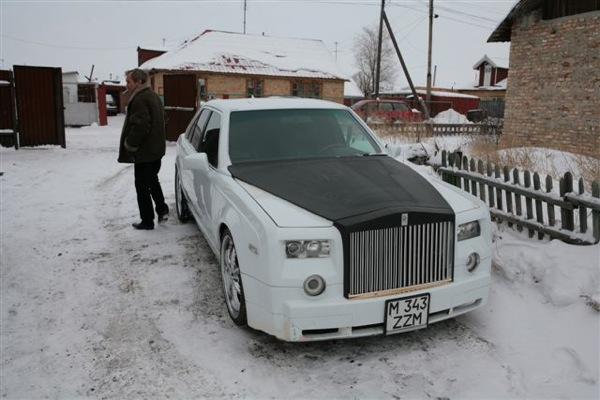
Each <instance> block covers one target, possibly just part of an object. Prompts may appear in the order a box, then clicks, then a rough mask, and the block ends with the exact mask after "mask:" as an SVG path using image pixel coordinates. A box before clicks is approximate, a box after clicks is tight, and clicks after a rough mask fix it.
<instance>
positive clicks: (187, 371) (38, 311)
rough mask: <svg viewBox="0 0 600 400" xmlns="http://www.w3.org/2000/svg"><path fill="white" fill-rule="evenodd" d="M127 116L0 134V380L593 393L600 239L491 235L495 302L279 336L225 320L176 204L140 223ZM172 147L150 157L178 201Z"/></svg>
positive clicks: (167, 389)
mask: <svg viewBox="0 0 600 400" xmlns="http://www.w3.org/2000/svg"><path fill="white" fill-rule="evenodd" d="M122 122H123V118H122V117H120V116H119V117H114V118H109V126H108V127H91V128H81V129H68V130H67V148H66V149H61V148H58V147H43V148H22V149H21V150H18V151H14V150H12V149H1V150H0V159H1V163H0V171H1V172H3V174H2V176H0V184H1V203H0V213H1V214H0V216H1V239H2V243H1V252H2V254H1V269H0V285H1V286H0V290H1V291H0V293H1V297H0V300H1V320H0V322H1V328H0V329H1V332H0V349H1V364H0V382H1V384H0V395H1V396H2V397H3V398H7V399H18V398H26V399H34V398H47V397H49V398H79V397H92V398H167V397H168V398H198V397H210V398H214V397H227V398H476V399H479V398H540V399H541V398H544V399H546V398H590V399H591V398H598V397H599V396H600V393H599V382H598V379H599V356H600V349H599V346H600V344H599V343H600V341H599V338H600V334H599V331H600V313H599V311H598V302H599V300H600V294H599V289H598V288H599V286H600V247H599V246H588V247H577V246H571V245H566V244H564V243H561V242H558V241H552V242H540V241H537V240H529V239H528V238H526V236H525V235H521V234H519V233H515V232H513V231H511V230H505V229H503V228H499V229H497V230H496V233H495V237H496V238H495V242H494V252H495V255H494V268H493V282H492V289H491V294H490V302H489V304H488V305H486V306H485V307H483V308H481V309H480V310H478V311H475V312H473V313H471V314H467V315H465V316H463V317H460V318H457V319H456V320H451V321H446V322H442V323H439V324H436V325H432V326H430V327H429V328H428V329H426V330H422V331H416V332H411V333H408V334H404V335H397V336H391V337H372V338H366V339H358V340H350V341H330V342H321V343H309V344H305V343H283V342H280V341H278V340H276V339H274V338H272V337H270V336H268V335H266V334H263V333H261V332H257V331H253V330H251V329H240V328H237V327H235V326H234V325H233V323H231V322H230V320H229V317H228V315H227V311H226V309H225V306H224V304H223V298H222V294H221V284H220V278H219V273H218V269H217V261H216V259H215V257H214V256H213V255H212V254H211V252H210V250H209V248H208V245H207V244H206V242H205V240H204V239H203V237H202V235H201V234H200V233H199V231H198V229H197V228H196V227H195V226H194V224H191V223H190V224H185V225H184V224H180V223H179V222H177V220H176V218H175V216H174V215H173V213H172V214H171V217H170V219H169V220H168V221H167V222H166V223H164V224H161V225H158V226H157V229H155V230H154V231H141V232H140V231H134V230H133V229H132V228H131V223H132V222H135V221H136V220H137V218H138V216H137V205H136V201H135V191H134V188H133V168H132V167H131V166H129V165H124V164H118V163H117V162H116V157H117V147H118V137H119V132H120V126H121V124H122ZM174 149H175V148H174V146H173V144H170V145H169V146H168V147H167V155H166V157H165V158H164V159H163V168H162V170H161V173H160V178H161V182H162V185H163V189H164V191H165V194H166V198H167V202H168V203H169V206H170V207H171V208H172V209H173V208H174V205H173V202H174V194H173V189H172V188H173V172H174V171H173V157H174Z"/></svg>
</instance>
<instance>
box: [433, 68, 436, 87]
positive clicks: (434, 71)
mask: <svg viewBox="0 0 600 400" xmlns="http://www.w3.org/2000/svg"><path fill="white" fill-rule="evenodd" d="M436 76H437V64H436V65H434V66H433V87H435V78H436Z"/></svg>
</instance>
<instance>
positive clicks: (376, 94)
mask: <svg viewBox="0 0 600 400" xmlns="http://www.w3.org/2000/svg"><path fill="white" fill-rule="evenodd" d="M384 8H385V0H381V13H380V14H379V42H377V70H376V71H375V98H378V97H379V75H380V73H381V41H382V39H383V13H384Z"/></svg>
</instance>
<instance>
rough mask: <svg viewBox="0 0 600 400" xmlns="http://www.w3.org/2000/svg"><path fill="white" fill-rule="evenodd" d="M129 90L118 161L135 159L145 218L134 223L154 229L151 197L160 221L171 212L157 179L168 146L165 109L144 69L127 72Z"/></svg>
mask: <svg viewBox="0 0 600 400" xmlns="http://www.w3.org/2000/svg"><path fill="white" fill-rule="evenodd" d="M127 91H128V92H129V93H131V96H130V97H129V104H128V106H127V116H126V117H125V123H124V125H123V130H122V132H121V143H120V147H119V159H118V161H119V162H121V163H134V175H135V191H136V192H137V202H138V207H139V209H140V217H141V219H142V220H141V222H137V223H134V224H133V227H134V228H135V229H154V210H153V209H152V200H154V204H155V205H156V214H157V215H158V222H161V221H164V220H166V219H167V216H168V214H169V207H168V206H167V204H166V203H165V198H164V196H163V192H162V189H161V187H160V183H159V182H158V171H159V170H160V160H161V158H162V157H163V156H164V155H165V147H166V146H165V140H166V138H165V120H164V109H163V106H162V103H161V101H160V98H159V97H158V95H157V94H156V93H154V92H153V91H152V89H150V86H149V85H148V74H147V73H146V72H145V71H143V70H141V69H137V68H136V69H134V70H131V71H129V72H128V73H127Z"/></svg>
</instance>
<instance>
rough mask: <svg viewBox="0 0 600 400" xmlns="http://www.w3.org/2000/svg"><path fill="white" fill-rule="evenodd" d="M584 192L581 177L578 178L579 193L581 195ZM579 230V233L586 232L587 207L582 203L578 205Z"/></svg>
mask: <svg viewBox="0 0 600 400" xmlns="http://www.w3.org/2000/svg"><path fill="white" fill-rule="evenodd" d="M584 193H585V188H584V183H583V178H579V194H581V195H582V194H584ZM579 231H580V232H581V233H586V232H587V207H586V206H584V205H582V204H580V205H579Z"/></svg>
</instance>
